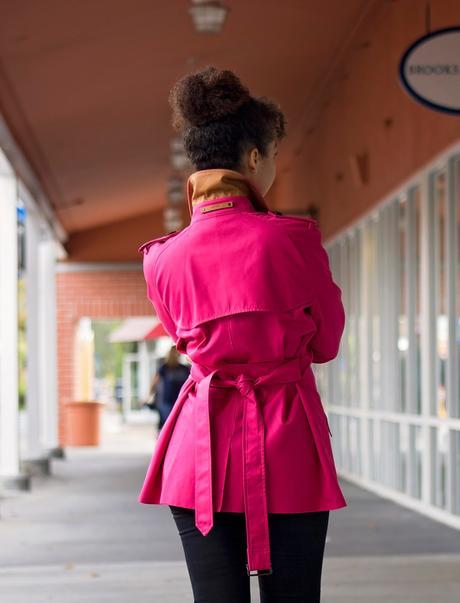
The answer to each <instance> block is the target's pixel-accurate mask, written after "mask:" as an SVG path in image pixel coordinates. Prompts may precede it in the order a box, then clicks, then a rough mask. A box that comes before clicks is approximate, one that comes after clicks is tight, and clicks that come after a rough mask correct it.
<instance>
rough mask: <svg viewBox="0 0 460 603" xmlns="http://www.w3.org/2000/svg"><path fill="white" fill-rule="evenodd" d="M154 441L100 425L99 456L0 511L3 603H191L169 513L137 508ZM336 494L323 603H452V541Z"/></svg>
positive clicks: (369, 498)
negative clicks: (342, 504)
mask: <svg viewBox="0 0 460 603" xmlns="http://www.w3.org/2000/svg"><path fill="white" fill-rule="evenodd" d="M154 435H155V430H154V429H153V427H151V426H150V425H145V424H144V425H143V424H138V425H131V426H122V425H119V424H118V423H117V422H116V421H113V420H111V419H110V418H106V432H105V437H104V442H103V446H101V448H100V449H97V450H94V449H91V448H83V449H68V450H67V458H66V459H65V460H57V459H53V475H52V477H49V478H46V479H43V478H34V483H33V490H32V491H31V492H29V493H21V494H17V495H11V496H9V497H8V498H7V499H5V500H2V501H1V502H0V513H1V520H0V543H1V546H0V600H1V601H2V603H25V602H26V601H27V603H45V602H47V603H48V602H52V601H56V602H59V603H77V602H78V603H80V602H81V601H85V603H105V602H107V603H108V602H110V603H122V602H123V603H126V601H128V600H131V601H133V602H134V601H135V602H136V603H151V602H155V603H156V602H159V603H187V602H192V601H193V597H192V593H191V589H190V586H189V579H188V574H187V569H186V566H185V563H184V560H183V551H182V548H181V543H180V539H179V535H178V534H177V532H176V527H175V524H174V521H173V519H172V516H171V514H170V511H169V509H168V507H167V506H159V505H155V506H150V505H141V504H139V503H138V502H137V494H138V491H139V488H140V485H141V484H142V481H143V478H144V475H145V470H146V467H147V463H148V460H149V456H150V452H151V449H152V446H153V442H154ZM342 486H343V489H344V494H345V497H346V499H347V501H348V503H349V506H348V507H346V508H344V509H339V510H337V511H334V512H331V516H330V524H329V531H328V539H327V542H326V556H325V559H324V569H323V588H322V592H323V597H322V601H323V602H324V603H339V602H340V603H352V602H353V603H361V602H362V603H370V602H371V601H372V602H373V603H374V602H375V603H380V602H382V603H383V602H385V603H389V602H395V603H409V602H411V603H412V602H415V601H417V603H454V602H455V603H457V602H458V600H459V595H458V593H459V592H460V534H459V532H458V531H456V530H453V529H451V528H449V527H447V526H444V525H443V524H440V523H438V522H435V521H432V520H430V519H427V518H425V517H423V516H422V515H420V514H418V513H415V512H412V511H410V510H408V509H405V508H403V507H399V506H398V505H396V504H394V503H392V502H389V501H387V500H383V499H380V498H378V497H376V496H375V495H373V494H371V493H369V492H367V491H364V490H361V489H360V488H357V487H355V486H354V485H352V484H349V483H346V482H342ZM251 586H252V589H253V602H257V601H258V600H259V597H258V586H257V579H256V578H252V579H251ZM216 603H218V602H216ZM235 603H237V602H235Z"/></svg>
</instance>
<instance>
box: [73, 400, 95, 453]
mask: <svg viewBox="0 0 460 603" xmlns="http://www.w3.org/2000/svg"><path fill="white" fill-rule="evenodd" d="M103 407H104V403H103V402H98V401H88V402H86V401H79V402H67V404H66V427H67V429H66V432H67V438H66V440H67V441H66V444H67V445H68V446H99V443H100V439H101V412H102V408H103Z"/></svg>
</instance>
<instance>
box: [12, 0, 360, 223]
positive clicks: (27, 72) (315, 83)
mask: <svg viewBox="0 0 460 603" xmlns="http://www.w3.org/2000/svg"><path fill="white" fill-rule="evenodd" d="M225 3H226V4H227V6H229V7H230V12H229V14H228V17H227V21H226V23H225V25H224V28H223V30H222V32H221V33H220V34H217V35H204V34H198V33H196V32H195V31H194V28H193V25H192V22H191V19H190V16H189V14H188V12H187V10H188V7H189V2H187V1H185V0H182V1H179V0H170V1H169V2H158V1H153V0H131V1H128V0H96V1H90V0H83V1H81V2H62V1H61V0H29V1H25V2H12V1H6V0H0V13H1V15H0V108H1V111H2V113H3V115H4V117H5V118H6V120H7V122H8V124H9V126H10V128H11V130H12V132H13V134H14V136H15V137H16V139H17V142H18V143H19V146H20V147H21V148H22V150H23V152H24V153H25V155H26V156H27V158H28V159H29V162H30V164H31V165H32V166H33V168H34V169H35V171H36V172H37V174H38V176H39V178H40V180H41V181H42V183H43V187H44V188H45V190H46V192H47V194H48V197H49V199H50V202H51V204H52V206H53V207H54V210H55V212H56V214H57V216H58V218H59V220H60V222H61V224H62V225H63V226H64V228H65V229H66V230H67V232H69V233H75V232H77V231H83V230H86V229H89V228H94V227H96V226H101V225H103V224H108V223H111V222H114V221H117V220H121V219H125V218H130V217H133V216H136V215H139V214H144V213H146V212H149V211H155V210H158V209H159V208H161V207H162V206H163V205H164V202H165V190H166V189H165V183H166V179H167V178H168V176H169V175H170V174H171V172H172V170H171V168H170V159H169V144H170V141H171V138H172V137H173V136H174V132H173V130H172V128H171V126H170V110H169V106H168V102H167V97H168V91H169V89H170V87H171V85H172V84H173V82H174V81H175V80H176V79H177V78H179V77H181V76H182V75H183V74H185V73H187V72H189V71H190V70H193V71H194V70H196V69H199V68H201V67H204V66H206V65H208V64H213V65H216V66H217V67H219V68H226V69H232V70H234V71H235V72H236V73H237V74H238V75H239V76H240V78H241V79H242V80H243V82H244V83H245V84H247V85H248V86H249V88H250V90H251V91H252V93H253V94H254V95H267V96H270V97H273V98H275V99H276V100H277V101H278V102H279V103H280V105H281V107H282V109H283V110H284V112H285V114H286V117H287V120H288V138H287V139H285V141H283V143H282V145H281V146H280V162H279V166H280V170H282V169H283V167H287V166H288V165H289V163H290V158H291V156H292V153H293V151H294V148H295V145H296V141H297V142H298V140H299V136H302V127H304V124H305V122H304V118H305V108H306V107H308V106H309V105H310V103H311V101H312V100H314V97H315V95H316V96H317V95H318V94H319V93H320V89H321V81H322V79H323V77H324V74H325V73H327V70H328V69H329V68H330V66H331V65H332V64H333V63H334V61H335V60H336V57H337V53H338V52H339V50H340V49H341V48H342V47H343V45H344V43H345V41H346V40H347V38H348V37H349V34H350V31H351V30H352V29H353V27H354V25H355V23H356V22H357V20H359V16H360V14H361V12H362V10H364V8H365V6H366V5H369V2H368V1H366V0H347V1H346V2H344V1H343V0H286V1H285V2H280V1H279V0H277V1H275V0H254V1H252V0H251V1H242V0H239V1H236V0H235V1H231V0H226V2H225Z"/></svg>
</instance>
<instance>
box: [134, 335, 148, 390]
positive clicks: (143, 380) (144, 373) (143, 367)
mask: <svg viewBox="0 0 460 603" xmlns="http://www.w3.org/2000/svg"><path fill="white" fill-rule="evenodd" d="M138 355H139V363H138V369H137V370H138V383H139V394H138V395H139V399H140V400H145V399H146V398H147V396H148V393H149V389H150V381H151V375H150V366H149V365H150V362H149V350H148V347H147V342H146V341H140V342H139V344H138Z"/></svg>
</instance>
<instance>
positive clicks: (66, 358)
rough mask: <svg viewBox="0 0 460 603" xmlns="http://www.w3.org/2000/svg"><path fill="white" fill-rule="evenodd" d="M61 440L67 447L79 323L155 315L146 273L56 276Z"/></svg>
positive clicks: (76, 272)
mask: <svg viewBox="0 0 460 603" xmlns="http://www.w3.org/2000/svg"><path fill="white" fill-rule="evenodd" d="M56 296H57V354H58V360H57V364H58V397H59V440H60V444H61V446H65V445H66V432H65V431H66V430H65V404H66V402H68V401H71V400H72V397H73V391H74V357H73V350H74V335H75V331H76V327H77V325H78V321H79V319H80V318H81V317H83V316H88V317H90V318H126V317H129V316H146V315H148V314H154V309H153V307H152V304H151V303H150V301H149V300H148V299H147V297H146V285H145V280H144V276H143V273H142V270H141V269H139V270H132V269H131V270H126V269H125V270H123V269H120V270H113V269H112V270H108V269H105V270H104V269H101V270H94V269H91V270H90V269H88V270H87V271H85V270H84V269H82V270H78V271H69V272H57V274H56Z"/></svg>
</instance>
